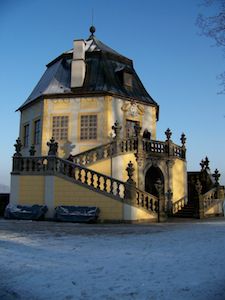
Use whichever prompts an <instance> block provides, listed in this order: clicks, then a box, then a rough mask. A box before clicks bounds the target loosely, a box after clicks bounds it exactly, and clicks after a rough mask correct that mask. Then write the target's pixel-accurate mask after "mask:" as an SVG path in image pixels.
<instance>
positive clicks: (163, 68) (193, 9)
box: [0, 0, 225, 185]
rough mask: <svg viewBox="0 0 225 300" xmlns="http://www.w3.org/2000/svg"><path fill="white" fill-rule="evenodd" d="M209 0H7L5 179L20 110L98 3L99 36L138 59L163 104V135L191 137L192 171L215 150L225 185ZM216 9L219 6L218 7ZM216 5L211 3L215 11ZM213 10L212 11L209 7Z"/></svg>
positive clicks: (3, 23) (217, 54)
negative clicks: (207, 33)
mask: <svg viewBox="0 0 225 300" xmlns="http://www.w3.org/2000/svg"><path fill="white" fill-rule="evenodd" d="M201 1H202V0H139V1H137V0H107V1H106V0H104V1H102V0H98V1H97V0H95V1H93V0H86V1H82V0H64V1H58V0H37V1H35V0H34V1H29V0H1V1H0V39H1V50H0V53H1V55H0V63H1V72H0V82H1V98H2V99H1V113H2V114H1V118H0V126H1V131H0V141H1V156H0V157H1V158H0V183H3V184H7V185H9V182H10V170H11V156H12V154H13V152H14V147H13V144H14V142H15V140H16V138H17V137H18V132H19V113H18V112H17V113H16V112H15V110H16V109H17V108H18V107H19V106H20V105H21V104H22V103H23V102H24V101H25V100H26V98H27V97H28V96H29V94H30V93H31V91H32V89H33V88H34V86H35V85H36V83H37V82H38V80H39V79H40V77H41V75H42V74H43V72H44V71H45V65H46V64H47V63H48V62H50V61H51V60H53V59H54V58H55V57H56V56H58V55H59V54H61V53H62V52H64V51H66V50H69V49H71V48H72V42H73V40H74V39H79V38H87V37H88V36H89V27H90V25H91V15H92V9H94V25H95V26H96V36H97V37H98V39H100V40H101V41H103V42H104V43H105V44H107V45H109V46H110V47H112V48H113V49H115V50H116V51H118V52H120V53H121V54H123V55H125V56H127V57H129V58H131V59H132V60H133V61H134V67H135V69H136V71H137V73H138V75H139V77H140V78H141V80H142V82H143V84H144V86H145V88H146V89H147V90H148V92H149V93H150V95H151V96H152V97H153V99H155V100H156V101H157V102H158V104H159V105H160V119H159V122H158V127H157V128H158V130H157V138H158V139H159V140H164V139H165V135H164V132H165V130H166V129H167V128H168V127H170V129H171V130H172V132H173V136H172V139H173V141H174V142H175V143H178V144H179V143H180V135H181V133H182V132H184V133H185V134H186V136H187V161H188V170H192V171H197V170H199V168H200V167H199V162H200V160H201V159H202V158H204V157H205V156H206V155H208V157H209V160H210V166H211V169H212V171H214V170H215V168H218V169H219V170H220V172H221V173H222V180H221V182H222V183H223V184H225V162H224V155H225V138H224V136H225V134H224V133H225V95H218V94H217V93H218V91H219V90H220V86H219V82H218V80H217V79H216V76H217V75H218V74H220V73H221V72H222V71H223V70H224V58H223V56H222V51H221V50H220V49H218V48H217V47H215V46H213V44H214V42H213V41H212V40H210V39H208V38H206V37H204V36H200V35H199V34H198V33H199V29H198V28H197V27H196V25H195V22H196V17H197V15H198V13H199V12H204V11H205V8H204V7H202V6H201V5H200V3H201ZM211 10H212V13H213V9H212V8H211ZM207 11H208V10H207ZM209 13H210V11H209Z"/></svg>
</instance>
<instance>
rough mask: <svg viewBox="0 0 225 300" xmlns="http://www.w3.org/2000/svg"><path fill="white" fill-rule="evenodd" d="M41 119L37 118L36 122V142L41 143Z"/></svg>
mask: <svg viewBox="0 0 225 300" xmlns="http://www.w3.org/2000/svg"><path fill="white" fill-rule="evenodd" d="M40 124H41V121H40V120H37V121H35V122H34V144H35V145H37V144H40V134H41V133H40V129H41V126H40Z"/></svg>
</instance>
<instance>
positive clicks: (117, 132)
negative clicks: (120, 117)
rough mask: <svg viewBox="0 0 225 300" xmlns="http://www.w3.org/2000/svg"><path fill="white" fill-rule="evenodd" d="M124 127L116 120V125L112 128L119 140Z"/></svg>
mask: <svg viewBox="0 0 225 300" xmlns="http://www.w3.org/2000/svg"><path fill="white" fill-rule="evenodd" d="M121 129H122V126H121V125H120V123H119V122H118V121H117V120H116V122H115V123H114V125H113V126H112V130H113V131H114V133H115V138H116V139H119V138H120V132H121Z"/></svg>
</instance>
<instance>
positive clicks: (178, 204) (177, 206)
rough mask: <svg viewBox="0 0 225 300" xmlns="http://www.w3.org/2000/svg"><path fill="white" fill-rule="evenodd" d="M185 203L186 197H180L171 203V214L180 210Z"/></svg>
mask: <svg viewBox="0 0 225 300" xmlns="http://www.w3.org/2000/svg"><path fill="white" fill-rule="evenodd" d="M185 204H186V197H182V198H180V199H178V200H177V201H175V202H173V203H172V212H173V214H175V213H177V212H178V211H180V210H181V209H182V208H183V207H184V206H185Z"/></svg>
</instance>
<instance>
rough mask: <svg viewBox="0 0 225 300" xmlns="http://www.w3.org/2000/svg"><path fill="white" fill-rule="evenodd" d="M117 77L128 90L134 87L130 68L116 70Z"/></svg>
mask: <svg viewBox="0 0 225 300" xmlns="http://www.w3.org/2000/svg"><path fill="white" fill-rule="evenodd" d="M115 72H116V75H117V78H118V79H119V81H120V83H121V85H122V86H123V87H125V88H127V89H130V88H132V86H133V76H132V72H131V70H130V69H129V68H128V67H119V68H117V69H116V71H115Z"/></svg>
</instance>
